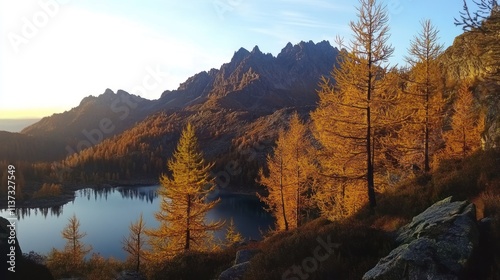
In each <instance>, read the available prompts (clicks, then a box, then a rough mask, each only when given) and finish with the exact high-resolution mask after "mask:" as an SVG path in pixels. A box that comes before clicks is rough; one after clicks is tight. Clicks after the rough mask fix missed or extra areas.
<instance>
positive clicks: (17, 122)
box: [0, 119, 40, 132]
mask: <svg viewBox="0 0 500 280" xmlns="http://www.w3.org/2000/svg"><path fill="white" fill-rule="evenodd" d="M39 120H40V119H0V131H8V132H21V130H23V129H24V128H25V127H27V126H30V125H32V124H34V123H36V122H38V121H39Z"/></svg>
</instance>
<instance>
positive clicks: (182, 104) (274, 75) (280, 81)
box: [0, 41, 339, 158]
mask: <svg viewBox="0 0 500 280" xmlns="http://www.w3.org/2000/svg"><path fill="white" fill-rule="evenodd" d="M338 53H339V51H338V50H337V49H336V48H333V47H332V46H331V45H330V43H329V42H327V41H323V42H320V43H317V44H315V43H313V42H312V41H310V42H300V43H298V44H296V45H292V44H291V43H289V44H287V45H286V46H285V48H283V50H282V51H281V52H280V53H279V54H278V55H277V56H276V57H275V56H273V55H271V54H264V53H262V52H261V51H260V49H259V48H258V47H257V46H256V47H254V48H253V50H252V51H248V50H246V49H244V48H241V49H240V50H238V51H237V52H235V53H234V56H233V58H232V59H231V61H230V62H228V63H226V64H224V65H222V66H221V67H220V69H211V70H209V71H204V72H200V73H198V74H196V75H194V76H192V77H190V78H189V79H187V80H186V81H185V82H184V83H182V84H181V85H180V86H179V88H178V89H177V90H168V91H165V92H164V93H163V94H162V95H161V97H160V98H159V99H157V100H147V99H143V98H141V97H139V96H135V95H131V94H129V93H127V92H125V91H121V90H119V91H118V92H116V93H114V92H113V91H111V90H110V89H107V90H106V91H105V92H104V93H103V94H101V95H99V96H97V97H94V96H89V97H86V98H84V99H83V100H82V101H81V103H80V105H79V106H77V107H75V108H73V109H71V110H69V111H66V112H64V113H61V114H54V115H52V116H50V117H46V118H43V119H42V120H40V121H39V122H38V123H35V124H33V125H31V126H29V127H27V128H25V129H24V130H23V131H22V132H21V133H22V134H23V135H27V136H30V137H44V138H46V139H58V141H59V142H60V143H64V144H63V145H65V146H64V147H62V148H63V150H66V151H67V153H66V156H67V155H70V154H72V153H74V152H79V151H81V150H83V149H85V148H88V147H90V146H94V145H96V144H98V143H101V142H102V141H104V140H105V139H109V138H111V137H114V136H117V135H120V134H121V133H123V132H124V131H126V130H128V129H131V128H133V127H134V126H135V125H138V124H140V123H141V121H143V120H144V121H145V120H146V118H147V117H150V118H155V116H160V115H158V114H160V112H163V113H164V114H167V115H172V116H173V117H172V118H167V119H168V120H170V121H169V122H170V123H165V124H164V126H165V127H179V126H182V124H185V123H186V122H187V121H191V122H193V123H194V124H195V125H197V127H198V129H199V130H200V131H201V135H202V137H203V136H206V137H213V136H214V135H215V134H217V135H218V136H220V137H221V139H222V138H223V141H222V142H224V143H225V145H226V146H228V145H229V144H228V143H230V142H231V139H234V137H235V134H241V133H240V132H236V131H235V130H242V129H243V128H244V127H245V126H246V125H250V124H251V123H252V122H253V121H256V120H258V121H260V122H263V123H266V121H265V120H264V119H263V118H262V117H264V118H265V117H266V116H271V115H273V114H275V112H278V115H279V114H281V113H282V112H281V113H280V111H279V110H282V109H284V108H302V109H300V111H303V113H304V114H305V115H307V113H308V112H309V111H310V110H311V109H313V107H314V106H315V104H316V102H317V100H318V96H317V93H316V89H317V84H318V82H319V79H320V77H321V76H322V75H329V73H330V72H331V71H332V69H333V67H334V65H335V63H336V60H337V55H338ZM275 117H276V115H275ZM160 119H165V118H163V117H162V118H160ZM271 119H272V117H271ZM148 122H151V119H149V121H148ZM262 127H267V126H266V125H263V126H262ZM255 133H257V132H255ZM264 134H265V133H264ZM119 141H121V140H120V138H119V137H118V138H116V139H114V142H119ZM123 141H125V140H123ZM127 141H129V139H128V138H127ZM60 143H59V144H58V145H59V146H61V144H60ZM57 150H58V151H60V150H61V147H58V149H57ZM0 157H1V158H3V156H2V155H0Z"/></svg>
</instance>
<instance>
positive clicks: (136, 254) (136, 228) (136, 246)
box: [122, 213, 146, 272]
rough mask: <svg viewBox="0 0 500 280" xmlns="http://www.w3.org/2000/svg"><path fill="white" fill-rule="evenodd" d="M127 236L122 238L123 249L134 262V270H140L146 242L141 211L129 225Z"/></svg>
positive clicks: (144, 225)
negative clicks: (136, 218) (137, 217)
mask: <svg viewBox="0 0 500 280" xmlns="http://www.w3.org/2000/svg"><path fill="white" fill-rule="evenodd" d="M129 230H130V232H129V236H128V237H126V238H124V239H123V240H122V245H123V250H125V252H127V253H128V255H129V260H130V261H131V262H132V263H134V265H135V270H136V271H138V272H139V271H140V268H141V261H142V260H143V259H144V254H145V253H144V252H145V250H144V249H145V248H144V247H145V244H146V236H145V230H146V223H145V222H144V219H143V218H142V213H141V215H140V216H139V219H138V220H137V221H136V222H135V223H131V224H130V226H129Z"/></svg>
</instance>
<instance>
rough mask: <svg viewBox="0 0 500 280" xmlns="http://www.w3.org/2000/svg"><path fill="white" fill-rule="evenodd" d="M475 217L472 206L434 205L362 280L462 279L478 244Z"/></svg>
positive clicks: (449, 201)
mask: <svg viewBox="0 0 500 280" xmlns="http://www.w3.org/2000/svg"><path fill="white" fill-rule="evenodd" d="M475 217H476V211H475V206H474V204H472V203H468V202H466V201H455V202H453V201H452V199H451V197H449V198H446V199H444V200H442V201H439V202H437V203H435V204H434V205H432V206H431V207H429V208H428V209H427V210H425V211H424V212H422V213H421V214H419V215H418V216H416V217H414V218H413V220H412V222H411V223H409V224H407V225H405V226H403V227H402V228H401V229H400V230H399V231H398V235H397V238H396V241H397V242H398V244H399V246H398V247H397V248H396V249H394V250H393V251H392V252H391V253H390V254H389V255H388V256H387V257H385V258H383V259H381V260H380V261H379V262H378V264H377V265H376V266H375V267H374V268H372V269H371V270H369V271H368V272H366V273H365V275H364V276H363V280H400V279H450V280H451V279H461V278H460V276H461V275H463V273H464V271H465V270H466V268H467V266H468V265H469V264H470V261H471V257H472V253H473V251H474V249H475V248H476V246H477V244H478V239H479V233H478V228H477V225H476V220H475Z"/></svg>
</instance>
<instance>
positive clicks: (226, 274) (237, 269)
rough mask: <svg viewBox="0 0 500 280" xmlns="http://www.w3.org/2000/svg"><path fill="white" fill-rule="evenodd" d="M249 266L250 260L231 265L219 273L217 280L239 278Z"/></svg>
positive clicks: (238, 279)
mask: <svg viewBox="0 0 500 280" xmlns="http://www.w3.org/2000/svg"><path fill="white" fill-rule="evenodd" d="M249 267H250V261H247V262H244V263H239V264H236V265H233V266H231V267H230V268H228V269H226V270H224V271H223V272H222V273H221V274H220V276H219V280H241V279H243V275H245V272H246V271H247V270H248V268H249Z"/></svg>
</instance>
